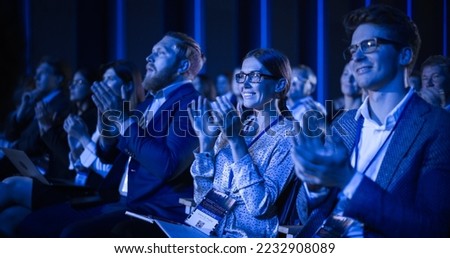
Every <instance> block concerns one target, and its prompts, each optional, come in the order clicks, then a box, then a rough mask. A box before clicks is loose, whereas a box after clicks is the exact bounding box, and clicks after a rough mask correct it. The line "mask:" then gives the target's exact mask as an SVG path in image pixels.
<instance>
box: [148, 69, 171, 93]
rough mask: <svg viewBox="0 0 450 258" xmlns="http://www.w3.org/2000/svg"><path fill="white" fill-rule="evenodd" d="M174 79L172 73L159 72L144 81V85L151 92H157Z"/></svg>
mask: <svg viewBox="0 0 450 258" xmlns="http://www.w3.org/2000/svg"><path fill="white" fill-rule="evenodd" d="M172 81H173V75H172V74H167V73H163V74H159V75H157V76H154V77H152V78H149V79H148V80H145V79H144V81H143V86H144V88H145V89H146V90H148V91H150V92H157V91H159V90H161V89H163V88H165V87H166V86H167V85H169V84H170V83H172Z"/></svg>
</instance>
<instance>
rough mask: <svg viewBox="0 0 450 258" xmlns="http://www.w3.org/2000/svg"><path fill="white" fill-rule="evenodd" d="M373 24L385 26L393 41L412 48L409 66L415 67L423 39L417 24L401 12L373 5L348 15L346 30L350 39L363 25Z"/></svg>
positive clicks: (385, 6)
mask: <svg viewBox="0 0 450 258" xmlns="http://www.w3.org/2000/svg"><path fill="white" fill-rule="evenodd" d="M366 23H372V24H376V25H379V26H383V27H385V28H386V29H388V31H389V36H390V37H392V38H391V40H395V41H397V42H400V43H401V44H403V47H410V48H411V49H412V51H413V59H412V62H411V63H410V64H409V65H408V67H409V68H410V69H412V68H413V67H414V64H415V63H416V61H417V56H418V54H419V50H420V45H421V39H420V34H419V30H418V29H417V26H416V24H415V23H414V22H413V21H412V20H411V19H410V18H409V17H408V16H407V15H406V14H405V13H404V12H402V11H401V10H399V9H397V8H394V7H392V6H389V5H385V4H377V5H371V6H369V7H363V8H359V9H356V10H353V11H351V12H350V13H348V14H347V15H346V16H345V18H344V22H343V24H344V28H345V31H346V33H347V35H348V36H349V37H351V36H352V35H353V32H355V30H356V28H357V27H358V26H359V25H361V24H366Z"/></svg>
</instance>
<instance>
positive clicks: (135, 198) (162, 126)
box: [98, 83, 199, 222]
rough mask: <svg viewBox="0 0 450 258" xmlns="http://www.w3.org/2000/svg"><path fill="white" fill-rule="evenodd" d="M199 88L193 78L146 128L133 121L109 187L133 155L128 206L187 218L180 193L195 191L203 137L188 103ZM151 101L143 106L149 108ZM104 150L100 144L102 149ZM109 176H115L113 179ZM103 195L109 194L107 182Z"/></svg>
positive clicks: (177, 218) (115, 186) (114, 185)
mask: <svg viewBox="0 0 450 258" xmlns="http://www.w3.org/2000/svg"><path fill="white" fill-rule="evenodd" d="M198 95H199V93H198V92H197V91H196V90H195V89H194V87H193V85H192V84H191V83H188V84H184V85H182V86H181V87H180V88H178V89H177V90H175V91H174V92H172V93H171V94H170V95H169V96H166V102H164V104H163V105H162V106H161V107H160V108H159V109H158V111H157V112H156V113H155V114H154V116H153V119H152V120H151V121H150V122H149V124H148V125H147V127H146V129H143V128H141V127H139V126H138V124H137V123H134V124H132V125H131V126H130V127H129V128H128V129H127V130H126V131H125V133H124V136H121V137H120V140H119V143H118V145H117V147H118V149H119V150H120V152H121V153H120V154H119V156H118V157H117V159H116V162H115V163H114V165H113V168H112V169H111V171H110V173H109V174H108V176H107V178H106V179H105V184H108V188H109V189H114V193H115V194H116V195H117V189H118V186H119V183H120V178H121V175H122V174H123V171H124V168H125V164H126V163H127V160H128V157H131V161H130V164H129V170H128V193H127V209H129V210H131V211H134V212H137V213H141V214H150V215H154V216H158V217H163V218H166V219H171V220H175V221H180V222H181V221H184V219H185V217H186V215H185V214H184V206H182V205H181V204H179V202H178V201H179V198H180V197H189V198H190V197H192V196H193V180H192V177H191V175H190V173H189V169H190V166H191V164H192V162H193V160H194V155H193V151H194V149H195V148H197V147H198V139H197V137H196V134H195V131H194V130H193V128H192V126H191V123H190V121H189V117H188V114H187V105H188V104H189V103H190V102H191V101H192V100H194V99H196V98H197V97H198ZM149 104H150V102H149V101H144V102H143V103H141V105H139V106H138V110H139V111H140V112H137V113H141V114H142V113H143V111H144V110H145V109H146V108H147V106H148V105H149ZM98 149H99V148H98ZM109 178H115V179H114V180H113V183H112V184H111V183H110V182H111V180H109ZM102 188H103V189H102V192H103V195H105V191H104V188H105V187H102Z"/></svg>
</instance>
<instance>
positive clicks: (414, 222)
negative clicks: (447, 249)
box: [322, 94, 450, 237]
mask: <svg viewBox="0 0 450 258" xmlns="http://www.w3.org/2000/svg"><path fill="white" fill-rule="evenodd" d="M403 112H405V113H404V114H403V115H402V117H401V119H400V120H399V124H398V126H397V128H396V131H395V133H394V135H393V138H392V140H391V143H390V144H389V146H388V149H387V152H386V155H385V157H384V159H383V162H382V164H381V167H380V172H379V174H378V176H377V179H376V181H375V182H374V181H372V180H370V179H369V178H367V177H365V178H364V179H363V181H362V182H361V184H360V185H359V186H358V188H357V189H356V192H355V193H354V195H353V197H352V199H351V200H349V202H348V205H347V206H346V208H345V210H344V215H345V216H348V217H352V218H355V219H357V220H359V221H360V222H362V223H364V230H365V232H364V233H365V235H366V236H367V237H370V236H377V237H449V236H450V201H449V200H448V198H449V197H450V113H448V112H446V111H444V110H443V109H441V108H436V107H432V106H431V105H429V104H427V103H426V102H425V101H423V100H422V99H421V98H420V97H419V96H417V95H416V94H414V95H413V96H412V98H411V99H410V102H409V103H408V104H407V106H406V107H405V109H404V111H403ZM355 114H356V110H352V111H349V112H347V113H345V114H344V115H343V116H342V118H341V119H339V120H338V121H336V122H335V123H334V125H333V137H337V138H340V139H341V140H342V141H343V142H344V144H345V145H346V147H347V148H348V153H349V155H350V154H351V152H352V151H353V146H354V142H355V138H356V130H357V121H355V119H354V117H355ZM331 192H334V191H331ZM327 202H328V203H335V202H336V199H335V198H328V199H327ZM322 206H323V207H327V209H328V211H327V214H329V213H331V210H332V208H333V207H334V206H333V205H322Z"/></svg>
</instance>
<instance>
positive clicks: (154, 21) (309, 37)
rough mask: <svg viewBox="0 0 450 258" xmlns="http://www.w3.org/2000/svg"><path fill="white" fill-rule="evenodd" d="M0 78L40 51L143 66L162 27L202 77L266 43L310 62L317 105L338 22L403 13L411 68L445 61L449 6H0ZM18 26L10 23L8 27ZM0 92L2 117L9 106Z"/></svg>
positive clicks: (338, 61)
mask: <svg viewBox="0 0 450 258" xmlns="http://www.w3.org/2000/svg"><path fill="white" fill-rule="evenodd" d="M0 3H1V6H0V12H1V13H0V14H1V15H0V17H1V19H3V22H2V23H1V24H2V29H3V34H2V36H3V37H4V38H3V42H6V43H7V44H8V47H7V48H3V49H2V50H1V51H2V56H5V59H4V61H5V62H7V63H8V64H7V65H6V66H5V67H4V68H3V69H0V70H2V73H3V74H2V78H4V81H6V82H8V83H7V84H6V85H5V86H4V87H6V89H5V93H6V95H8V94H9V93H11V92H12V91H13V90H14V87H15V83H16V82H17V78H19V76H21V75H23V74H30V75H31V74H32V73H33V72H34V66H35V64H36V62H37V61H38V60H39V59H40V58H41V56H43V55H47V54H50V55H56V56H60V57H62V58H64V59H65V60H67V61H68V62H69V64H70V65H71V66H72V67H73V68H74V69H75V68H76V67H78V66H91V67H98V66H99V65H100V64H102V63H105V62H108V61H111V60H113V59H118V58H126V59H129V60H131V61H133V62H135V63H136V65H138V67H141V68H142V70H144V66H145V60H144V58H145V56H146V55H148V54H149V52H150V51H151V48H152V45H153V44H154V43H155V42H156V41H157V40H159V39H160V38H161V36H162V35H164V33H165V32H167V31H169V30H177V31H183V32H186V33H188V34H190V35H192V36H193V37H194V38H195V39H196V40H198V41H199V42H200V45H201V46H202V48H203V49H204V52H205V53H206V56H207V62H206V66H205V68H204V69H203V70H202V72H203V73H206V74H207V75H210V76H211V77H214V76H215V75H217V74H218V73H221V72H225V71H231V70H232V69H233V68H234V67H236V66H239V65H240V62H241V59H242V57H243V56H244V55H245V53H246V52H248V51H249V50H250V49H253V48H257V47H273V48H276V49H279V50H280V51H282V52H283V53H285V54H286V55H287V56H288V57H289V58H290V60H291V63H292V64H293V65H298V64H306V65H309V66H311V67H312V68H313V69H314V70H315V71H316V73H317V76H318V90H317V99H318V100H319V101H321V102H323V101H324V100H326V99H330V98H335V97H337V96H338V95H339V93H340V92H339V76H340V73H341V70H342V68H343V66H344V61H343V60H342V55H341V53H342V50H343V49H344V48H345V47H346V46H347V44H348V42H347V41H346V40H345V35H344V31H343V28H342V25H341V23H342V17H343V16H344V15H345V13H347V12H348V11H349V10H351V9H355V8H358V7H362V6H365V5H369V4H372V3H388V4H391V5H393V6H395V7H397V8H400V9H402V10H404V11H405V12H406V13H407V14H408V15H409V16H410V17H412V19H414V21H415V22H416V24H417V25H418V27H419V30H420V32H421V35H422V39H423V45H422V49H421V53H420V55H419V59H418V63H420V62H421V61H423V60H424V59H425V58H426V57H427V56H429V55H432V54H444V55H448V33H449V28H448V22H449V21H448V11H449V10H448V9H449V5H448V0H436V1H433V5H431V4H430V3H429V1H420V0H392V1H388V0H384V1H382V0H378V1H377V0H339V1H337V0H226V1H224V0H65V1H54V0H40V1H33V0H18V1H8V0H0ZM15 24H17V25H15ZM6 95H5V96H3V98H4V99H3V100H2V101H1V103H2V105H3V106H4V108H3V106H2V110H3V111H2V112H3V113H2V114H1V116H2V117H1V118H3V117H4V116H5V113H6V111H5V110H8V109H9V108H11V105H12V103H11V102H10V101H9V99H10V96H6Z"/></svg>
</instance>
